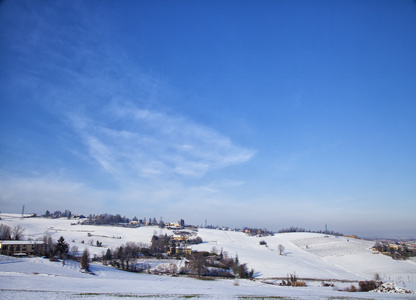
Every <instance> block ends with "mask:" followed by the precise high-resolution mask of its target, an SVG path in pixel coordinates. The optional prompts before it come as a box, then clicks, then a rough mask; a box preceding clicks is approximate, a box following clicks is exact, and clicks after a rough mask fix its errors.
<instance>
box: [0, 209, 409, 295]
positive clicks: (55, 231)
mask: <svg viewBox="0 0 416 300" xmlns="http://www.w3.org/2000/svg"><path fill="white" fill-rule="evenodd" d="M0 217H1V219H2V220H0V223H2V224H6V225H8V226H11V227H13V226H15V225H20V226H22V227H24V228H25V232H24V233H25V238H26V239H28V238H32V239H37V238H42V237H43V236H44V235H45V234H50V235H51V236H52V238H53V239H54V240H57V239H58V238H59V237H60V236H63V237H64V238H65V240H66V241H67V242H68V243H69V244H70V246H74V245H75V246H77V247H78V248H79V251H83V249H84V248H85V247H88V249H89V250H90V252H91V253H92V255H93V254H97V255H101V254H102V252H103V251H104V252H105V251H106V249H107V248H114V247H116V246H119V245H121V244H124V243H126V242H128V241H134V242H142V243H149V242H150V240H151V237H152V235H153V234H154V233H156V234H165V233H167V234H168V235H171V234H173V232H172V231H169V230H161V229H159V228H157V227H140V228H135V229H132V228H123V227H107V226H84V225H71V223H74V222H75V221H74V220H66V219H55V220H51V219H44V218H23V219H22V218H20V217H19V216H18V215H11V214H0ZM88 233H90V236H88ZM198 235H199V236H200V237H201V238H202V240H203V241H204V242H203V243H202V244H199V245H195V246H193V249H195V250H206V251H211V250H212V249H213V248H216V249H217V251H220V249H222V250H223V251H224V252H225V251H226V252H227V253H228V255H230V256H233V257H235V256H236V255H238V258H239V261H240V262H241V263H247V266H248V267H249V268H253V269H254V270H255V275H256V280H239V282H238V286H236V285H234V283H235V281H234V280H225V279H224V280H214V281H212V280H198V279H192V278H184V277H169V276H156V275H147V274H138V273H129V272H124V271H120V270H117V269H114V268H112V267H106V266H102V265H100V264H92V267H91V268H92V271H93V272H94V273H95V274H96V275H89V274H84V273H81V272H80V271H79V264H78V263H75V262H67V263H66V264H65V265H62V263H60V262H50V261H49V260H47V259H42V258H37V257H35V258H12V257H7V256H0V298H1V299H27V298H35V299H38V298H39V299H40V298H42V299H56V298H57V297H60V298H65V299H78V298H82V299H84V298H97V299H98V298H101V299H103V298H105V299H112V298H114V299H115V298H118V299H119V298H120V297H140V298H151V299H181V298H185V297H195V298H198V299H240V298H241V299H258V298H261V297H275V296H276V297H284V298H288V299H330V298H333V297H341V298H342V297H347V298H360V299H361V298H363V299H365V298H370V299H392V298H394V299H415V298H416V296H415V294H411V295H392V294H380V293H347V292H339V291H336V289H333V288H330V287H322V286H321V281H322V280H326V281H330V280H333V282H334V283H335V285H336V287H338V288H344V287H347V286H349V285H351V284H354V285H356V286H357V282H356V281H359V280H366V279H373V277H374V275H375V274H376V273H378V274H379V275H380V276H381V277H382V279H383V281H388V282H392V283H396V284H397V286H400V287H405V288H407V289H410V290H413V291H415V290H416V263H415V262H414V261H411V260H409V261H395V260H393V259H391V258H389V257H387V256H383V255H381V254H373V252H372V251H371V247H372V246H373V245H374V243H373V242H370V241H364V240H355V239H351V238H345V237H338V238H336V237H333V236H329V237H325V236H324V235H322V234H314V233H285V234H276V235H275V236H269V237H261V238H259V237H249V236H247V235H245V234H243V233H240V232H232V231H220V230H210V229H199V231H198ZM97 240H99V241H100V242H102V246H103V247H95V246H90V243H91V242H92V244H93V245H95V242H96V241H97ZM262 240H264V241H265V242H266V243H267V246H265V245H260V241H262ZM82 241H83V242H84V243H82ZM279 244H282V245H283V246H284V247H285V251H284V255H279V252H278V250H277V247H278V245H279ZM175 263H180V261H175ZM294 273H295V274H296V275H297V276H298V277H300V278H308V280H306V281H307V284H308V286H307V287H303V288H301V287H298V288H292V287H281V286H277V285H273V284H266V282H267V283H279V282H280V280H279V278H282V277H286V276H287V274H294ZM266 299H267V298H266Z"/></svg>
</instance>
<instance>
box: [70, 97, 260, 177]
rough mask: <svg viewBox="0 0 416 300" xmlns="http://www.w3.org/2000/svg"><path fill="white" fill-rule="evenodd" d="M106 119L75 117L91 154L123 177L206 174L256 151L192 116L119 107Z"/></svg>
mask: <svg viewBox="0 0 416 300" xmlns="http://www.w3.org/2000/svg"><path fill="white" fill-rule="evenodd" d="M113 108H114V109H112V110H107V113H106V114H107V115H106V116H105V120H112V121H103V119H94V116H93V115H91V116H88V117H85V116H80V115H77V116H71V119H72V123H73V126H74V128H75V130H76V131H77V132H78V134H79V136H80V137H81V138H82V140H83V142H84V143H85V145H86V147H87V148H88V153H89V155H90V156H91V157H92V158H93V159H94V160H95V161H97V162H98V163H99V164H100V165H101V166H102V168H103V169H104V170H106V171H107V172H109V173H110V174H112V175H113V176H114V178H116V179H117V180H126V179H127V178H129V181H130V180H137V179H138V178H141V177H142V178H160V177H164V178H169V177H171V176H185V177H202V176H204V175H205V174H206V173H207V172H209V171H211V170H215V169H220V168H224V167H228V166H231V165H236V164H241V163H245V162H247V161H249V160H250V159H251V158H252V157H253V155H254V154H255V151H253V150H251V149H246V148H243V147H239V146H237V145H235V144H234V143H233V142H232V141H231V140H230V139H229V138H228V137H226V136H224V135H222V134H221V133H219V132H217V131H215V130H213V129H211V128H208V127H206V126H203V125H200V124H197V123H196V122H193V121H191V120H189V119H187V118H184V117H177V116H170V115H168V114H166V113H162V112H156V111H151V110H145V109H139V108H135V107H133V106H132V105H130V106H129V107H126V106H124V107H123V106H121V105H118V106H114V105H113Z"/></svg>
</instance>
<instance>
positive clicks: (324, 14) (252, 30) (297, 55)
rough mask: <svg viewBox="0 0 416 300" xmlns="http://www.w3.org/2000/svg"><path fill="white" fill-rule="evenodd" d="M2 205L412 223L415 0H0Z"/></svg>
mask: <svg viewBox="0 0 416 300" xmlns="http://www.w3.org/2000/svg"><path fill="white" fill-rule="evenodd" d="M0 49H1V50H0V51H1V52H0V54H1V55H0V67H1V69H0V70H1V71H0V86H1V88H0V101H1V102H0V130H1V131H0V211H3V212H20V211H21V207H22V205H25V206H26V211H31V212H36V213H44V212H45V211H46V209H49V210H65V209H69V210H71V211H72V212H76V213H105V212H106V213H120V214H122V215H126V216H127V217H133V216H137V217H140V218H142V217H147V218H148V217H152V218H153V217H156V218H160V217H161V216H162V217H163V218H164V220H165V221H176V220H178V219H180V218H183V219H185V221H186V222H187V223H192V224H203V223H204V222H205V219H207V220H208V223H209V224H213V225H227V226H232V227H243V226H251V227H266V228H268V229H272V230H278V229H280V228H286V227H289V226H298V227H304V228H307V229H312V230H319V229H324V228H325V224H328V227H329V229H331V230H335V231H340V232H343V233H348V234H358V235H361V236H375V235H377V236H398V235H402V236H405V235H411V236H415V235H416V218H415V217H414V215H415V212H416V184H415V183H416V171H415V170H416V155H415V154H416V55H415V53H416V3H415V1H410V0H409V1H405V0H402V1H393V0H391V1H342V0H338V1H329V0H328V1H231V0H230V1H59V2H58V1H23V0H17V1H10V0H4V1H1V2H0Z"/></svg>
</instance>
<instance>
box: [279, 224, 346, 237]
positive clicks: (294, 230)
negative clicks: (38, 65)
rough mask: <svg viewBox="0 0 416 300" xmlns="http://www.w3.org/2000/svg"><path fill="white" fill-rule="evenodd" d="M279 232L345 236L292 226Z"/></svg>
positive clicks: (327, 231)
mask: <svg viewBox="0 0 416 300" xmlns="http://www.w3.org/2000/svg"><path fill="white" fill-rule="evenodd" d="M278 232H279V233H285V232H313V233H323V234H330V235H338V236H342V235H343V234H342V233H340V232H335V231H333V230H306V229H305V228H302V227H294V226H291V227H289V228H284V229H280V230H279V231H278Z"/></svg>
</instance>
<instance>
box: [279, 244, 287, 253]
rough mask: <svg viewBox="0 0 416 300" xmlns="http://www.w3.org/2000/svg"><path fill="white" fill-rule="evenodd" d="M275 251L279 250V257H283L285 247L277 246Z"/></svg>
mask: <svg viewBox="0 0 416 300" xmlns="http://www.w3.org/2000/svg"><path fill="white" fill-rule="evenodd" d="M277 250H279V254H280V255H283V253H284V252H285V246H283V245H282V244H279V246H277Z"/></svg>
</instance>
